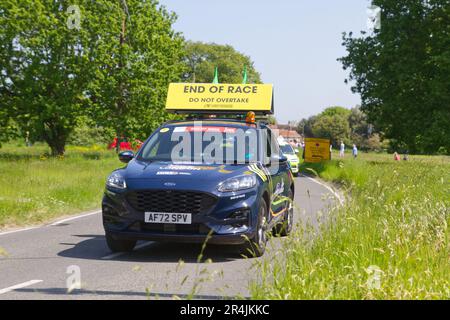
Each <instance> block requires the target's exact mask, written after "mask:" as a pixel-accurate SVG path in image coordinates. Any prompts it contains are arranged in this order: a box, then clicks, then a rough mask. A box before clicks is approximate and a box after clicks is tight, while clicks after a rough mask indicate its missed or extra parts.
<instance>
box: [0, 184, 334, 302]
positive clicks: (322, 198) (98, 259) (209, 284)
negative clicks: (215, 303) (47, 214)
mask: <svg viewBox="0 0 450 320" xmlns="http://www.w3.org/2000/svg"><path fill="white" fill-rule="evenodd" d="M295 187H296V192H295V222H296V224H298V223H305V222H306V221H310V222H311V223H312V224H313V225H315V226H317V225H318V224H319V222H318V221H319V220H320V219H321V217H323V216H324V215H325V216H326V212H327V210H328V209H329V208H330V207H331V206H334V205H336V203H337V202H338V201H337V200H336V199H337V198H336V197H335V194H334V193H332V190H331V189H330V188H329V187H327V186H325V185H324V184H321V183H320V182H317V181H315V180H313V179H312V178H307V177H298V178H296V185H295ZM283 241H286V240H285V239H283V238H272V239H271V240H270V244H269V249H268V251H267V252H266V255H265V256H264V257H262V258H258V259H256V258H253V259H244V258H242V257H240V256H239V255H238V254H237V253H236V251H235V250H234V249H232V248H229V247H226V246H211V247H208V248H207V250H206V251H205V252H204V257H203V261H205V260H208V261H206V262H202V263H198V262H197V259H198V255H199V253H200V251H201V246H199V245H190V244H168V243H155V242H142V243H138V247H137V249H136V250H135V251H134V252H131V253H118V254H117V253H116V254H112V253H111V252H110V251H109V249H108V248H107V246H106V243H105V240H104V232H103V228H102V223H101V215H100V213H99V212H94V213H90V214H85V215H82V216H77V217H73V218H69V219H63V220H60V221H59V222H56V223H52V224H48V225H45V226H42V227H37V228H31V229H28V230H21V231H15V232H9V233H8V232H6V233H5V232H4V233H0V300H2V299H147V298H149V297H151V298H160V299H168V298H169V299H170V298H173V296H174V295H176V296H178V297H179V298H186V297H190V296H189V294H191V293H193V294H194V296H193V297H194V298H197V299H202V298H207V299H216V298H222V297H233V296H239V297H243V298H245V297H248V296H249V294H250V293H249V289H248V284H249V282H250V281H252V280H256V274H257V272H256V271H257V267H256V264H257V262H261V259H268V261H269V262H270V260H271V259H273V258H274V257H275V256H276V254H277V251H278V250H280V248H281V247H282V246H281V244H282V242H283ZM209 259H210V260H209ZM180 261H183V262H180ZM78 275H79V277H78ZM77 279H79V281H78V282H77ZM74 284H75V285H74ZM77 284H78V285H77ZM70 285H74V287H73V288H72V289H73V290H71V291H70V292H69V291H68V289H67V288H68V286H70ZM78 287H80V289H78ZM193 288H195V289H193Z"/></svg>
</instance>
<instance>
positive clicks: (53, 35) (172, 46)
mask: <svg viewBox="0 0 450 320" xmlns="http://www.w3.org/2000/svg"><path fill="white" fill-rule="evenodd" d="M70 5H77V7H76V8H77V10H79V12H76V11H72V9H71V10H68V9H69V4H67V3H65V2H60V1H54V0H2V1H1V7H0V25H1V26H2V27H1V28H0V95H1V96H0V98H1V100H2V101H5V104H3V103H2V106H3V105H4V106H5V108H6V109H7V110H8V112H7V114H8V116H9V117H11V118H12V119H14V120H15V121H16V122H17V124H18V125H19V126H20V128H21V130H22V132H25V131H30V133H31V137H32V138H34V139H37V138H42V139H44V140H45V141H46V142H47V143H48V145H49V146H50V148H51V150H52V154H53V155H60V154H63V153H64V149H65V144H66V141H67V139H68V137H69V135H70V133H71V132H72V131H73V128H74V127H75V125H76V123H77V121H78V119H80V117H82V116H85V115H88V116H90V117H91V118H92V119H94V120H95V122H96V123H97V124H98V125H101V126H103V127H104V128H113V129H114V130H115V131H116V132H117V134H118V135H124V136H129V137H135V136H140V137H142V136H146V135H148V134H149V133H150V131H151V130H152V129H153V128H154V127H155V126H156V125H157V123H160V122H161V121H163V120H165V119H167V118H168V115H167V114H166V113H165V111H164V108H163V104H164V99H165V96H166V90H167V85H168V83H169V82H171V81H174V80H177V79H179V76H180V75H181V73H182V63H181V56H182V52H183V51H182V43H183V39H182V38H181V37H180V35H179V34H177V33H175V32H174V31H173V30H172V28H171V26H172V23H173V21H174V20H175V15H174V14H171V13H169V12H168V11H167V10H166V9H165V8H164V7H162V6H159V5H158V3H157V1H154V0H148V1H141V0H120V1H114V2H112V1H108V0H97V1H90V0H74V1H71V3H70ZM78 13H79V15H78Z"/></svg>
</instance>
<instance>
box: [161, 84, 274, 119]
mask: <svg viewBox="0 0 450 320" xmlns="http://www.w3.org/2000/svg"><path fill="white" fill-rule="evenodd" d="M272 102H273V86H272V85H271V84H222V83H219V84H214V83H171V84H170V85H169V91H168V93H167V100H166V110H167V111H172V112H185V113H186V112H208V113H212V112H214V111H217V112H230V111H231V112H236V111H240V112H246V111H254V112H256V113H265V114H271V113H273V104H272Z"/></svg>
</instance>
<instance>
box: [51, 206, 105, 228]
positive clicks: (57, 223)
mask: <svg viewBox="0 0 450 320" xmlns="http://www.w3.org/2000/svg"><path fill="white" fill-rule="evenodd" d="M100 212H102V210H97V211H94V212H90V213H86V214H81V215H78V216H75V217H70V218H67V219H63V220H59V221H56V222H53V223H52V224H50V225H51V226H57V225H59V224H62V223H65V222H68V221H72V220H76V219H80V218H84V217H88V216H92V215H94V214H98V213H100Z"/></svg>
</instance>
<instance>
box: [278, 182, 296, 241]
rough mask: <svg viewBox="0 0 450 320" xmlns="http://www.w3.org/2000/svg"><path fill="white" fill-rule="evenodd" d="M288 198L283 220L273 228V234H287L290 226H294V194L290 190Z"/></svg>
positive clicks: (282, 235)
mask: <svg viewBox="0 0 450 320" xmlns="http://www.w3.org/2000/svg"><path fill="white" fill-rule="evenodd" d="M288 198H289V199H290V201H286V207H285V210H286V212H285V214H284V217H283V220H282V221H281V222H280V223H278V224H277V225H276V226H275V228H274V234H275V235H276V236H281V237H286V236H288V235H289V234H290V233H291V231H292V227H293V226H294V195H293V193H292V190H289V193H288Z"/></svg>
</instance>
